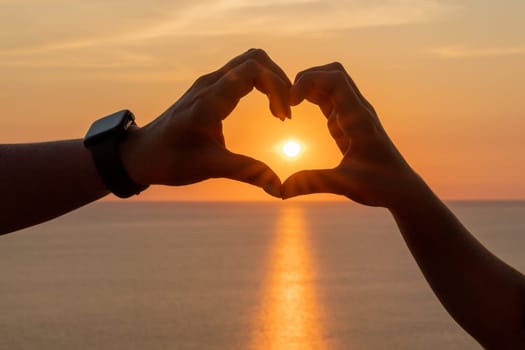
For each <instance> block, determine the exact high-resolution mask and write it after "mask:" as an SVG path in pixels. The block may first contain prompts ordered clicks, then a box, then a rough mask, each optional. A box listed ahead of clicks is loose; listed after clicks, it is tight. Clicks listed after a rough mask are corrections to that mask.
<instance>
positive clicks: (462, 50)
mask: <svg viewBox="0 0 525 350" xmlns="http://www.w3.org/2000/svg"><path fill="white" fill-rule="evenodd" d="M429 52H430V53H431V54H433V55H436V56H440V57H446V58H465V57H499V56H515V55H524V54H525V47H523V46H521V47H485V48H475V47H466V46H447V47H439V48H435V49H431V50H429Z"/></svg>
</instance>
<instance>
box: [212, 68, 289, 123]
mask: <svg viewBox="0 0 525 350" xmlns="http://www.w3.org/2000/svg"><path fill="white" fill-rule="evenodd" d="M254 87H255V88H256V89H257V90H259V91H261V92H263V93H264V94H266V95H267V96H268V98H269V100H270V110H271V112H272V114H273V115H275V116H276V117H278V118H280V119H282V120H284V119H285V118H286V117H289V116H290V115H291V110H290V102H289V91H290V87H289V85H288V82H287V81H285V80H283V79H282V78H281V77H280V76H279V75H278V74H276V73H275V72H274V71H273V70H271V69H269V68H267V67H266V66H264V65H262V64H260V63H259V62H258V61H257V60H254V59H249V60H246V61H244V62H243V63H242V64H240V65H238V66H236V67H235V68H233V69H231V70H229V71H228V72H227V73H226V74H224V75H223V76H222V77H221V78H220V79H219V80H218V81H217V82H215V83H214V84H213V85H212V86H211V87H210V90H209V91H208V92H207V95H209V97H210V98H212V100H213V102H214V103H213V104H214V105H217V106H218V108H219V111H220V112H221V114H222V115H221V117H222V119H224V118H225V117H226V116H227V115H228V114H230V113H231V111H232V110H233V109H234V108H235V106H236V105H237V103H238V102H239V100H240V99H241V98H242V97H243V96H245V95H247V94H248V93H249V92H250V91H251V90H252V89H253V88H254Z"/></svg>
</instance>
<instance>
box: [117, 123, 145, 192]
mask: <svg viewBox="0 0 525 350" xmlns="http://www.w3.org/2000/svg"><path fill="white" fill-rule="evenodd" d="M143 139H144V130H143V128H140V127H139V126H137V125H133V126H131V127H130V128H129V130H128V132H127V135H126V137H125V138H124V140H122V142H121V143H120V145H119V154H120V159H121V160H122V163H123V164H124V168H125V170H126V172H127V174H128V176H129V177H130V178H131V179H132V180H133V181H134V182H135V183H137V184H141V185H150V184H151V183H152V182H151V180H150V176H149V174H148V172H147V166H145V165H146V161H145V159H147V158H146V157H145V156H144V153H145V147H144V142H143Z"/></svg>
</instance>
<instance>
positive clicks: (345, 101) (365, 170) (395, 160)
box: [282, 63, 419, 207]
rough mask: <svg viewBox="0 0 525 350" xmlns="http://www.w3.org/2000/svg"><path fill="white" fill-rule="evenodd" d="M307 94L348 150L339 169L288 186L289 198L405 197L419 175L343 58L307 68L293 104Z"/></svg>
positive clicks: (308, 173)
mask: <svg viewBox="0 0 525 350" xmlns="http://www.w3.org/2000/svg"><path fill="white" fill-rule="evenodd" d="M304 99H306V100H308V101H310V102H312V103H315V104H317V105H319V107H320V108H321V111H322V112H323V114H324V115H325V116H326V118H327V119H328V129H329V131H330V134H331V135H332V137H333V138H334V140H335V141H336V143H337V145H338V147H339V149H340V150H341V152H342V153H343V160H342V161H341V163H340V164H339V165H338V166H337V167H336V168H334V169H322V170H303V171H300V172H297V173H295V174H293V175H291V176H290V177H289V178H288V179H287V180H286V181H285V182H284V183H283V185H282V196H283V198H285V199H286V198H290V197H293V196H297V195H303V194H308V193H320V192H325V193H335V194H340V195H344V196H347V197H348V198H350V199H352V200H355V201H357V202H359V203H362V204H366V205H372V206H385V207H389V206H391V205H393V203H394V202H396V201H399V200H402V198H403V191H404V190H406V189H407V187H406V186H408V185H410V184H413V183H416V182H419V177H418V176H417V175H416V174H415V172H414V171H413V170H412V169H411V168H410V166H409V165H408V164H407V163H406V162H405V160H404V159H403V157H402V156H401V154H400V153H399V152H398V151H397V149H396V148H395V146H394V145H393V143H392V142H391V141H390V138H389V137H388V135H387V134H386V132H385V131H384V130H383V127H382V126H381V123H380V122H379V119H378V117H377V114H376V112H375V110H374V108H373V107H372V105H371V104H370V103H368V101H367V100H366V99H365V98H364V97H363V96H362V95H361V93H360V92H359V90H358V88H357V86H356V85H355V84H354V82H353V81H352V79H351V78H350V76H349V75H348V73H346V71H345V69H344V67H343V66H342V65H341V64H340V63H332V64H328V65H326V66H321V67H314V68H310V69H308V70H305V71H303V72H301V73H299V74H297V77H296V79H295V82H294V85H293V87H292V89H291V93H290V102H291V105H297V104H299V103H301V102H302V101H303V100H304Z"/></svg>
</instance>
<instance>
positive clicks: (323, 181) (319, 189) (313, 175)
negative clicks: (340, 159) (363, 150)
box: [281, 169, 348, 199]
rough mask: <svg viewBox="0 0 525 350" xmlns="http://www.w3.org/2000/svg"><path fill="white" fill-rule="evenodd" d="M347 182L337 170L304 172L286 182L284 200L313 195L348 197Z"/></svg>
mask: <svg viewBox="0 0 525 350" xmlns="http://www.w3.org/2000/svg"><path fill="white" fill-rule="evenodd" d="M347 182H348V181H347V180H346V178H345V176H344V175H343V174H341V173H339V172H337V170H335V169H321V170H302V171H299V172H297V173H295V174H293V175H291V176H290V177H289V178H288V179H286V180H285V181H284V183H283V184H282V186H281V195H282V198H283V199H287V198H291V197H295V196H300V195H305V194H311V193H334V194H340V195H346V194H345V188H346V183H347Z"/></svg>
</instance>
